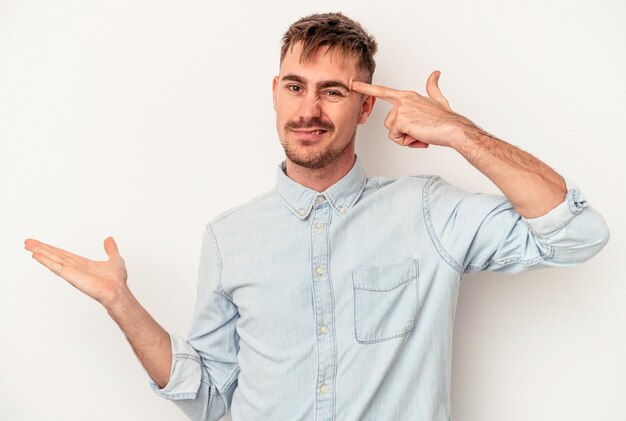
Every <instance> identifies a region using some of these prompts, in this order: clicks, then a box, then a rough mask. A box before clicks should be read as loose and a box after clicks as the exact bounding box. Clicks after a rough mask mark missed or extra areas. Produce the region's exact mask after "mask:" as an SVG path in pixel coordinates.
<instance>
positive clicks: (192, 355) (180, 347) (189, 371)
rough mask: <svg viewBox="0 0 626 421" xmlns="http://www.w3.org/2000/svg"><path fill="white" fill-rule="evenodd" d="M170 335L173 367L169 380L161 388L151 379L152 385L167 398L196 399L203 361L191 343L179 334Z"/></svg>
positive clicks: (157, 392) (160, 394)
mask: <svg viewBox="0 0 626 421" xmlns="http://www.w3.org/2000/svg"><path fill="white" fill-rule="evenodd" d="M169 335H170V341H171V343H172V369H171V371H170V379H169V382H168V383H167V384H166V385H165V387H164V388H162V389H161V388H160V387H159V385H158V384H156V383H155V382H154V380H152V379H150V387H151V388H152V390H153V391H154V393H156V394H157V395H159V396H160V397H162V398H165V399H172V400H178V399H195V398H196V396H197V394H198V389H199V388H200V381H201V377H202V362H201V360H200V357H199V356H198V354H197V353H196V351H195V350H194V349H193V347H192V346H191V345H189V343H188V342H187V341H186V340H185V339H183V338H181V337H180V336H178V335H172V334H169Z"/></svg>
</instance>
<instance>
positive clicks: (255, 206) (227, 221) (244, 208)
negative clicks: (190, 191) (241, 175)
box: [207, 188, 277, 227]
mask: <svg viewBox="0 0 626 421" xmlns="http://www.w3.org/2000/svg"><path fill="white" fill-rule="evenodd" d="M276 199H277V194H276V189H274V188H273V189H271V190H268V191H266V192H265V193H262V194H259V195H257V196H255V197H253V198H252V199H250V200H248V201H246V202H244V203H242V204H240V205H237V206H233V207H231V208H229V209H226V210H224V211H222V212H220V213H218V214H217V215H216V216H215V217H213V219H211V220H210V221H209V222H208V223H207V225H211V226H214V227H215V226H224V225H231V224H237V223H238V222H241V221H242V220H245V219H248V218H249V217H250V216H251V215H253V214H258V212H259V211H260V210H261V209H263V208H264V207H265V206H267V205H269V204H270V203H273V201H275V200H276Z"/></svg>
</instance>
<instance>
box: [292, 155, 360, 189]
mask: <svg viewBox="0 0 626 421" xmlns="http://www.w3.org/2000/svg"><path fill="white" fill-rule="evenodd" d="M355 160H356V155H355V154H354V149H353V148H346V150H345V151H344V152H343V153H342V154H341V155H340V156H338V157H337V159H335V160H334V161H333V162H331V163H329V164H328V165H326V166H324V167H322V168H306V167H302V166H300V165H298V164H295V163H293V162H292V161H290V160H289V158H287V159H286V163H285V174H286V175H287V177H289V178H291V179H292V180H293V181H295V182H296V183H298V184H301V185H303V186H304V187H307V188H309V189H312V190H315V191H316V192H323V191H324V190H326V189H327V188H329V187H330V186H332V185H333V184H335V183H336V182H337V181H339V180H341V179H342V178H343V177H344V176H345V175H346V174H348V172H350V170H351V169H352V167H353V166H354V163H355Z"/></svg>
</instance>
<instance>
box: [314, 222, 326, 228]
mask: <svg viewBox="0 0 626 421" xmlns="http://www.w3.org/2000/svg"><path fill="white" fill-rule="evenodd" d="M323 226H324V224H320V223H319V222H316V223H315V228H317V229H320V228H322V227H323Z"/></svg>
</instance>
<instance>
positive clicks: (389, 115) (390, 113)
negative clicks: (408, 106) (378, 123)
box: [383, 107, 397, 129]
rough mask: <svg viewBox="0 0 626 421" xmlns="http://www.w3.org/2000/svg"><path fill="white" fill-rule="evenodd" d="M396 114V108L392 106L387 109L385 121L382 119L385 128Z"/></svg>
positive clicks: (389, 126)
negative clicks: (389, 109)
mask: <svg viewBox="0 0 626 421" xmlns="http://www.w3.org/2000/svg"><path fill="white" fill-rule="evenodd" d="M396 114H397V109H396V108H395V107H394V108H392V109H391V111H389V114H387V117H385V121H384V123H383V124H384V126H385V127H386V128H387V129H390V128H391V126H392V124H393V121H394V120H395V119H396Z"/></svg>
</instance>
